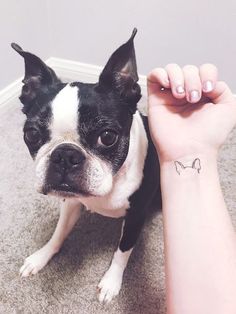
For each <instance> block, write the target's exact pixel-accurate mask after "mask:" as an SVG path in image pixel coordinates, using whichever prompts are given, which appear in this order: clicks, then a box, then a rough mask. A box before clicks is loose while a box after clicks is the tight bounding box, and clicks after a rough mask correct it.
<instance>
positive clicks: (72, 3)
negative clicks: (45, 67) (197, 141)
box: [0, 0, 236, 92]
mask: <svg viewBox="0 0 236 314" xmlns="http://www.w3.org/2000/svg"><path fill="white" fill-rule="evenodd" d="M0 26H1V27H0V37H1V40H0V45H1V56H2V57H1V59H0V66H1V69H2V75H1V77H0V89H1V88H2V87H3V86H4V85H6V84H8V83H10V82H11V81H12V80H14V79H16V78H18V77H19V76H20V75H21V74H22V63H21V60H19V58H17V57H16V55H15V54H14V52H13V51H11V49H9V43H10V42H11V41H13V40H14V41H16V42H18V43H19V44H22V46H23V47H24V48H27V49H28V50H30V51H32V52H35V53H36V54H38V55H39V56H40V57H42V58H43V59H45V58H47V57H49V56H54V57H60V58H66V59H71V60H77V61H80V62H86V63H92V64H96V65H104V63H105V62H106V61H107V58H108V57H109V56H110V54H111V53H112V51H113V50H114V49H116V48H117V47H118V46H119V45H120V44H121V43H123V42H124V41H125V40H126V39H127V38H128V37H129V36H130V33H131V31H132V29H133V27H134V26H136V27H137V28H138V34H137V37H136V40H135V44H136V53H137V60H138V67H139V72H140V73H141V74H147V73H148V72H149V71H150V70H151V69H152V68H153V67H155V66H164V65H165V64H167V63H169V62H177V63H179V64H180V65H184V64H189V63H193V64H197V65H200V64H201V63H203V62H214V63H215V64H216V65H217V66H218V67H219V70H220V74H221V77H222V78H223V79H225V80H227V82H229V84H230V86H231V87H232V89H233V90H234V92H236V80H235V71H236V43H235V42H236V2H235V1H234V0H228V1H215V0H214V1H212V0H208V1H205V0H199V1H187V0H185V1H184V0H179V1H168V0H165V1H163V0H162V1H161V0H146V1H139V0H119V1H114V0H99V1H94V0H93V1H92V0H86V1H84V0H41V1H30V0H21V1H19V0H10V1H2V2H1V4H0Z"/></svg>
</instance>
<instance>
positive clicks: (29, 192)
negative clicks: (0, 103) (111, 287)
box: [0, 101, 236, 314]
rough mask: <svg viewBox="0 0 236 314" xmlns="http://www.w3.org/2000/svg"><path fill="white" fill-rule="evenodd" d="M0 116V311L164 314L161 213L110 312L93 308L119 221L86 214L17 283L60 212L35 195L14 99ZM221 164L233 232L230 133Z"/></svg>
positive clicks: (234, 179)
mask: <svg viewBox="0 0 236 314" xmlns="http://www.w3.org/2000/svg"><path fill="white" fill-rule="evenodd" d="M0 117H1V122H0V149H1V151H0V174H1V180H0V313H6V314H8V313H17V314H18V313H34V314H36V313H56V314H57V313H79V314H87V313H88V314H90V313H99V314H100V313H110V314H113V313H114V314H115V313H116V314H119V313H125V314H131V313H135V314H136V313H137V314H138V313H142V314H154V313H156V314H164V313H165V287H164V259H163V236H162V217H161V214H160V213H156V214H154V215H153V217H152V218H151V219H149V221H148V222H147V223H146V225H145V228H144V231H143V233H142V235H141V237H140V239H139V242H138V244H137V246H136V249H135V250H134V252H133V255H132V258H131V259H130V262H129V265H128V268H127V270H126V272H125V276H124V282H123V287H122V290H121V293H120V295H119V297H117V298H116V299H115V300H114V301H112V303H111V304H109V305H108V306H104V305H100V304H99V303H98V301H97V299H96V285H97V284H98V282H99V280H100V279H101V277H102V275H103V274H104V272H105V271H106V269H107V267H108V266H109V263H110V260H111V258H112V254H113V252H114V250H115V248H116V246H117V243H118V239H119V233H120V227H121V221H120V220H115V219H109V218H105V217H102V216H99V215H96V214H88V213H86V212H84V213H83V215H82V218H81V219H80V221H79V222H78V223H77V225H76V227H75V228H74V230H73V232H72V234H71V235H70V237H69V238H68V240H67V241H66V242H65V244H64V246H63V248H62V250H61V252H60V253H59V254H57V256H55V257H54V258H53V259H52V261H51V262H50V263H49V265H48V266H46V268H45V269H43V270H42V271H41V272H40V273H39V274H37V275H36V276H34V277H31V278H26V279H21V278H20V277H19V275H18V271H19V268H20V266H21V265H22V263H23V260H24V258H25V257H27V256H28V255H29V254H31V253H33V252H34V251H35V250H37V249H38V248H40V247H41V246H42V245H43V244H44V243H45V242H46V241H47V240H48V239H49V238H50V235H51V234H52V232H53V230H54V228H55V225H56V222H57V219H58V208H59V207H58V204H57V201H56V200H55V199H49V198H48V197H44V196H41V195H39V194H37V193H36V192H35V190H34V187H33V185H34V165H33V162H32V160H31V158H30V156H29V153H28V151H27V149H26V147H25V145H24V143H23V140H22V125H23V121H24V116H23V114H21V112H20V104H19V103H18V101H16V103H15V108H10V109H9V110H7V111H5V112H1V111H0ZM219 127H220V125H219ZM219 166H220V175H221V181H222V188H223V191H224V194H225V198H226V202H227V205H228V208H229V210H230V213H231V215H232V218H233V220H234V225H235V226H236V189H235V187H236V131H234V132H233V133H232V134H231V136H230V137H229V140H228V141H227V143H226V144H225V146H224V148H223V149H222V152H221V155H220V160H219ZM186 297H187V296H186Z"/></svg>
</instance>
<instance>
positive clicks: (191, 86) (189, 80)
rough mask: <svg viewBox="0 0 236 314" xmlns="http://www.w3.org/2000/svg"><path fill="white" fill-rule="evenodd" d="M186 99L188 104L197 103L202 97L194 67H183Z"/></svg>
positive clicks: (200, 86)
mask: <svg viewBox="0 0 236 314" xmlns="http://www.w3.org/2000/svg"><path fill="white" fill-rule="evenodd" d="M183 73H184V84H185V92H186V98H187V100H188V102H190V103H197V102H198V101H199V100H200V99H201V96H202V83H201V79H200V75H199V70H198V68H197V67H196V66H194V65H186V66H184V67H183Z"/></svg>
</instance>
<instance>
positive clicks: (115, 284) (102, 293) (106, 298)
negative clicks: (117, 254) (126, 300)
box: [98, 266, 123, 303]
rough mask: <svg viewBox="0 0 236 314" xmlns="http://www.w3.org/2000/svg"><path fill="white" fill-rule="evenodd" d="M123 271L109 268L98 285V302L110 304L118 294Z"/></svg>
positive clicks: (117, 268)
mask: <svg viewBox="0 0 236 314" xmlns="http://www.w3.org/2000/svg"><path fill="white" fill-rule="evenodd" d="M122 277H123V271H122V270H121V269H119V267H113V266H111V267H110V268H109V269H108V271H107V272H106V273H105V275H104V276H103V278H102V280H101V281H100V283H99V285H98V291H99V293H98V300H99V302H101V303H103V302H104V303H108V302H110V301H111V300H112V299H113V298H114V297H115V296H117V295H118V294H119V292H120V288H121V284H122Z"/></svg>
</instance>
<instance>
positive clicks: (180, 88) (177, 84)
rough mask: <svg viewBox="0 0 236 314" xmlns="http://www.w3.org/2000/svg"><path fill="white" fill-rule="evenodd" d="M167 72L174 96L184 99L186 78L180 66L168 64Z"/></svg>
mask: <svg viewBox="0 0 236 314" xmlns="http://www.w3.org/2000/svg"><path fill="white" fill-rule="evenodd" d="M166 72H167V74H168V77H169V80H170V87H171V91H172V94H173V96H174V97H175V98H179V99H181V98H184V97H185V90H184V76H183V71H182V70H181V68H180V66H178V65H177V64H175V63H171V64H168V65H167V66H166Z"/></svg>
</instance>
